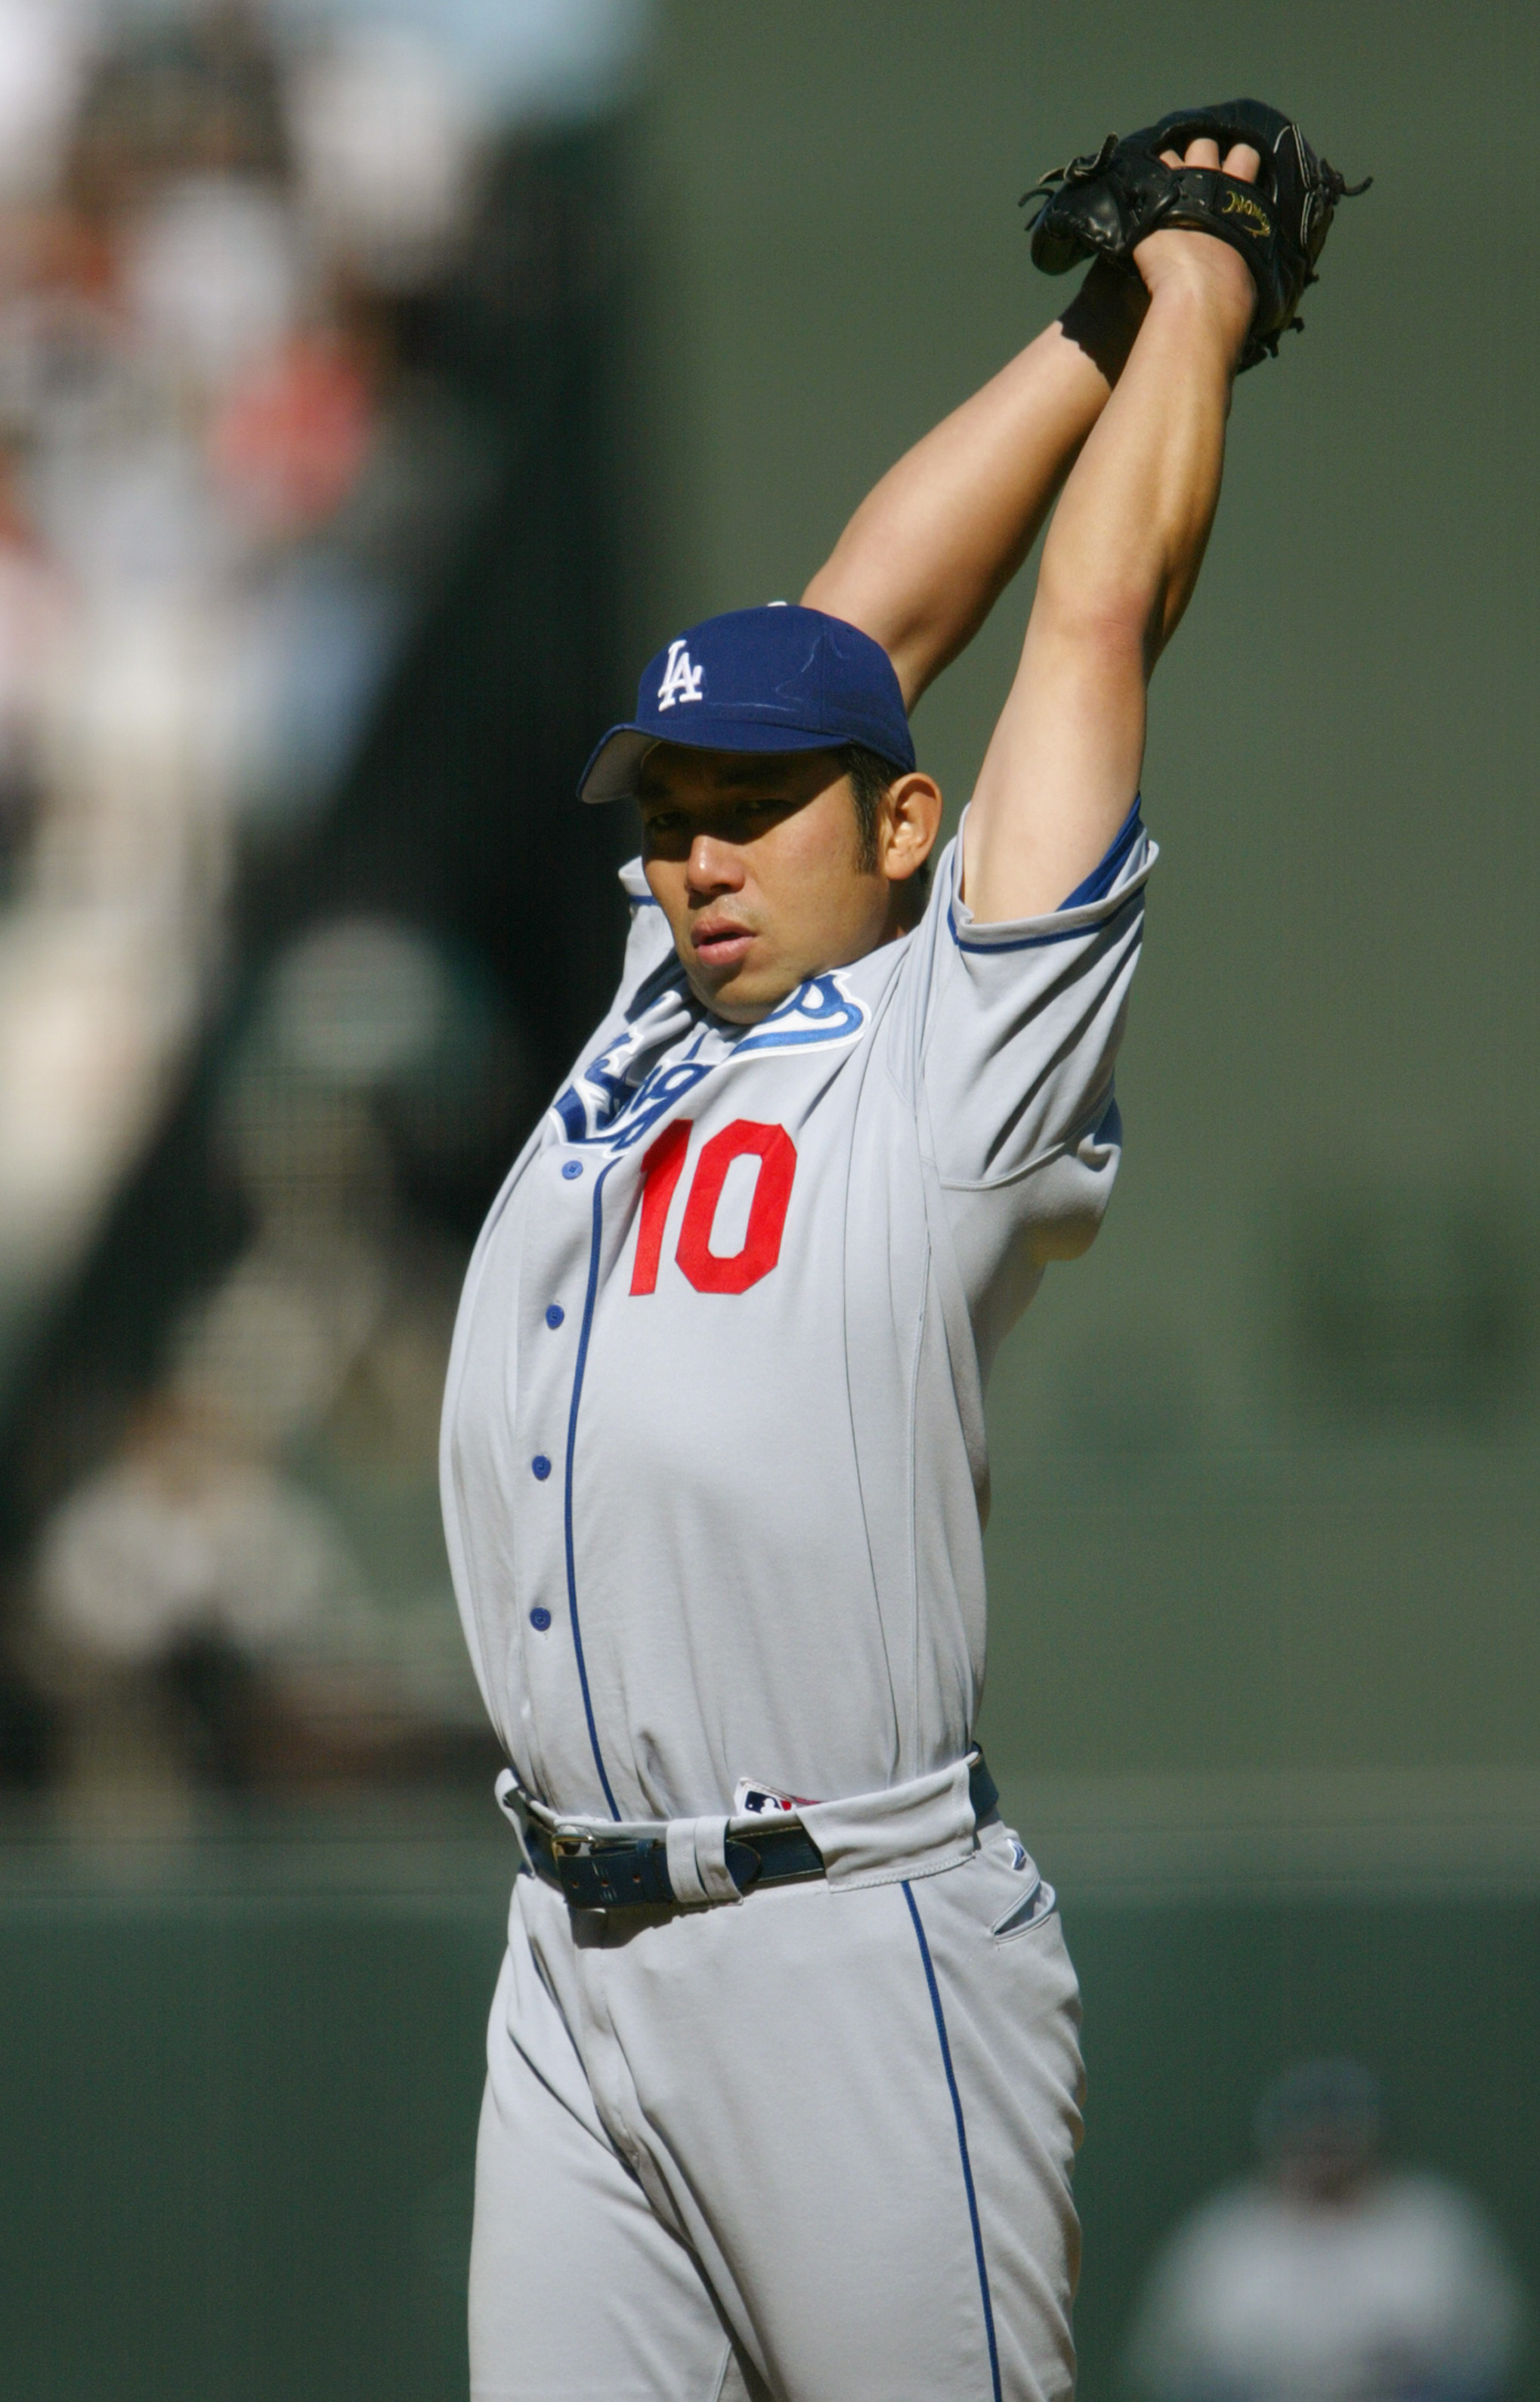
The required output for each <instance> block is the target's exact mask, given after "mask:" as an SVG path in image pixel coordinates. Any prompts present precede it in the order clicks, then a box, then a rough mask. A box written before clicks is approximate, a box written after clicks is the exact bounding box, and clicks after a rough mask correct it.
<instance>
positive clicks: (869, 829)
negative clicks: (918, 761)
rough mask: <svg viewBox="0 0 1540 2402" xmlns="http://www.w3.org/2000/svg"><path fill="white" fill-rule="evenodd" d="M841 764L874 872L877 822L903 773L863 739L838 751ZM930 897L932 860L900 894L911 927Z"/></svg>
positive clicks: (862, 849) (863, 855) (865, 857)
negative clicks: (872, 749) (891, 787)
mask: <svg viewBox="0 0 1540 2402" xmlns="http://www.w3.org/2000/svg"><path fill="white" fill-rule="evenodd" d="M835 756H836V757H837V758H838V760H839V763H840V766H842V768H843V769H844V770H845V773H846V775H847V776H848V777H849V779H850V797H851V799H852V801H853V802H854V803H855V805H856V828H857V832H858V834H859V852H858V857H859V863H860V865H861V867H862V868H863V869H865V870H866V871H867V873H868V874H870V872H871V870H872V869H873V868H874V867H875V865H876V863H877V823H878V821H879V819H880V818H881V816H882V805H883V803H884V801H885V800H886V799H887V791H888V787H889V785H890V784H894V783H896V782H897V781H898V780H899V778H900V776H901V775H902V773H903V769H902V768H901V767H896V766H894V764H893V762H892V760H891V759H884V758H883V757H882V756H881V754H880V753H879V752H875V751H868V750H867V748H866V746H865V744H864V743H862V742H846V744H845V745H844V746H843V747H842V749H841V750H840V751H838V752H836V753H835ZM929 897H930V862H929V861H928V860H927V861H926V863H925V864H924V866H923V867H917V868H916V869H915V871H914V875H913V876H911V877H907V878H906V880H905V882H904V884H903V886H902V888H901V891H900V894H899V907H900V913H901V918H902V922H903V925H904V928H905V931H907V930H908V929H909V928H910V927H911V926H917V925H918V924H919V921H920V919H921V918H923V916H924V915H925V904H926V903H927V901H928V899H929Z"/></svg>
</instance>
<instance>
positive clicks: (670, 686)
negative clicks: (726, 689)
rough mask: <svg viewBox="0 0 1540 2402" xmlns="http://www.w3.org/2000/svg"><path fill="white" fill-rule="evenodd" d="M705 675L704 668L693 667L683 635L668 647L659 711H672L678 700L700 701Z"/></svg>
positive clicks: (659, 696)
mask: <svg viewBox="0 0 1540 2402" xmlns="http://www.w3.org/2000/svg"><path fill="white" fill-rule="evenodd" d="M705 673H706V670H705V669H704V668H697V667H693V666H692V665H691V663H690V654H689V652H688V651H687V650H686V649H685V647H684V637H683V635H682V634H681V636H680V638H679V641H678V642H670V643H669V645H668V664H667V667H666V668H665V669H664V670H663V682H662V683H660V684H659V686H658V707H659V709H660V710H661V709H672V708H673V706H674V703H675V701H676V700H699V699H700V698H701V689H700V680H701V678H702V676H703V675H704V674H705Z"/></svg>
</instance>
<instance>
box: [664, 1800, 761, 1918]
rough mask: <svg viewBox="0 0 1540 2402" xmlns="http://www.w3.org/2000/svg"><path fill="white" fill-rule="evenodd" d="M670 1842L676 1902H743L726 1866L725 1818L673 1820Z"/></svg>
mask: <svg viewBox="0 0 1540 2402" xmlns="http://www.w3.org/2000/svg"><path fill="white" fill-rule="evenodd" d="M667 1853H668V1882H669V1884H671V1885H672V1886H673V1888H674V1897H675V1899H676V1900H678V1901H681V1902H683V1903H684V1904H685V1905H686V1906H688V1905H689V1904H690V1903H692V1902H694V1903H700V1902H704V1901H741V1900H742V1899H743V1896H742V1894H741V1893H740V1892H739V1890H738V1888H737V1885H736V1883H735V1881H734V1877H733V1872H732V1871H731V1869H730V1868H729V1867H728V1865H727V1821H726V1819H725V1818H670V1819H669V1821H668V1827H667Z"/></svg>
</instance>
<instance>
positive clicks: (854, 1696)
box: [444, 810, 1155, 1819]
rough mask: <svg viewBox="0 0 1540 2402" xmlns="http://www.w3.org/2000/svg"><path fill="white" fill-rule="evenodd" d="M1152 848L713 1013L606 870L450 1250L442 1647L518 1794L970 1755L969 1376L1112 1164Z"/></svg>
mask: <svg viewBox="0 0 1540 2402" xmlns="http://www.w3.org/2000/svg"><path fill="white" fill-rule="evenodd" d="M1154 856H1155V854H1154V849H1153V847H1152V846H1151V845H1150V844H1149V842H1148V838H1147V837H1146V835H1144V832H1143V830H1142V828H1141V827H1140V825H1139V823H1138V819H1137V814H1136V810H1135V812H1134V813H1131V817H1130V820H1129V823H1128V825H1127V826H1126V827H1125V829H1124V832H1123V835H1122V836H1121V838H1120V841H1119V842H1118V843H1117V844H1116V845H1115V846H1114V848H1113V849H1112V851H1111V852H1109V854H1108V859H1107V863H1105V864H1104V870H1103V872H1101V873H1100V874H1099V875H1098V877H1093V878H1092V879H1089V880H1088V883H1087V885H1086V886H1084V887H1082V888H1081V890H1080V892H1079V893H1078V894H1076V895H1074V896H1072V899H1071V904H1066V906H1065V908H1064V909H1062V910H1061V911H1059V912H1057V913H1055V914H1052V915H1051V916H1048V917H1044V918H1038V919H1035V920H1031V921H1028V922H1024V923H1020V924H1010V925H990V926H979V925H975V924H974V922H973V920H972V918H971V916H970V913H969V910H968V909H967V908H966V906H965V905H964V904H963V903H962V901H961V900H960V899H959V897H958V892H957V883H958V852H957V848H956V845H955V844H954V845H952V846H950V847H949V848H948V849H947V850H946V851H945V852H944V853H943V854H942V858H941V860H940V861H939V863H938V866H937V873H936V877H935V884H934V890H933V892H932V895H931V899H930V902H929V904H928V908H927V911H926V914H925V916H924V918H923V920H922V922H921V924H920V925H919V926H918V928H917V929H916V930H915V931H914V932H912V933H911V934H909V935H907V936H906V937H905V938H904V939H903V940H901V941H899V942H895V943H891V944H887V945H886V946H883V947H881V948H880V949H877V950H875V951H873V952H872V953H871V954H870V955H869V956H868V957H867V958H865V959H859V960H858V961H857V962H856V963H855V964H854V965H852V966H849V967H845V968H840V969H838V970H837V971H835V972H833V973H828V974H824V975H819V976H817V977H815V978H813V979H812V980H811V981H810V982H808V983H806V984H804V986H803V987H801V989H800V990H798V991H797V992H795V993H793V994H792V995H791V998H790V999H789V1000H788V1001H786V1002H785V1003H784V1004H783V1005H782V1006H781V1007H780V1008H779V1009H777V1011H776V1012H775V1013H774V1015H771V1016H769V1017H767V1018H766V1019H764V1020H763V1022H762V1023H761V1024H759V1025H757V1026H754V1027H750V1028H739V1027H734V1026H730V1025H727V1024H725V1023H723V1022H722V1020H720V1019H718V1018H715V1017H713V1016H712V1015H710V1014H709V1013H708V1011H707V1010H706V1009H705V1008H704V1007H703V1006H702V1004H701V1003H700V1002H699V1001H697V1000H695V999H694V996H693V995H692V993H691V992H690V989H689V987H688V986H687V984H686V982H685V978H684V973H683V970H682V968H681V965H680V964H679V961H678V960H677V959H676V957H675V954H674V951H673V947H672V945H671V942H670V939H669V933H668V928H667V921H666V920H665V918H664V916H663V913H662V911H661V910H660V909H659V908H658V907H657V906H656V904H653V902H652V900H651V898H650V896H649V894H648V891H647V887H646V884H645V881H644V879H643V878H642V877H641V876H640V873H639V870H638V869H635V868H633V869H631V870H629V871H627V875H626V884H627V890H629V892H630V893H631V896H632V899H633V901H634V903H635V909H634V917H633V926H632V932H631V935H630V940H629V944H628V947H627V951H626V964H625V971H624V973H623V976H622V979H621V985H620V989H619V992H618V994H617V996H616V1000H615V1004H614V1007H613V1009H612V1013H611V1015H610V1016H609V1017H608V1018H607V1019H606V1020H605V1022H604V1025H603V1026H602V1027H601V1028H600V1029H599V1030H598V1034H597V1036H596V1038H595V1040H594V1042H593V1043H592V1044H591V1046H590V1047H589V1049H588V1050H587V1051H586V1052H585V1053H584V1056H583V1058H582V1060H581V1061H580V1062H579V1064H578V1066H577V1068H576V1070H574V1072H573V1075H572V1078H571V1083H570V1084H568V1085H567V1086H566V1088H565V1089H564V1090H563V1091H562V1093H561V1094H560V1095H559V1097H557V1101H556V1104H555V1106H554V1107H553V1108H552V1110H551V1111H549V1113H548V1114H547V1115H546V1117H545V1118H544V1119H543V1122H542V1123H541V1125H540V1126H539V1127H538V1128H537V1130H536V1132H535V1133H534V1135H533V1136H532V1137H531V1139H530V1140H529V1144H528V1145H527V1147H526V1149H525V1151H524V1153H523V1154H522V1156H521V1157H520V1158H519V1160H518V1161H517V1163H516V1166H515V1167H514V1169H513V1172H512V1174H511V1175H510V1177H509V1179H508V1180H507V1183H506V1184H505V1186H504V1188H503V1191H502V1194H501V1196H500V1197H499V1199H498V1202H497V1204H496V1206H495V1208H493V1210H492V1213H491V1216H490V1218H489V1220H488V1224H487V1227H486V1229H485V1231H484V1233H483V1235H482V1237H481V1241H480V1244H479V1246H478V1249H477V1250H476V1253H475V1256H474V1260H473V1263H472V1266H471V1269H470V1273H469V1276H468V1278H467V1282H466V1287H465V1295H464V1300H463V1302H462V1305H461V1317H460V1324H459V1328H458V1331H457V1334H456V1340H455V1346H454V1352H453V1357H452V1360H451V1363H450V1370H449V1379H448V1389H447V1401H446V1409H445V1444H444V1508H445V1520H446V1526H447V1539H448V1545H449V1553H450V1558H451V1562H452V1566H453V1569H454V1577H455V1584H456V1589H457V1592H458V1594H459V1597H460V1603H461V1613H462V1616H463V1619H464V1623H465V1631H466V1636H467V1639H468V1641H469V1644H470V1647H471V1652H472V1656H473V1659H474V1663H475V1667H476V1672H477V1675H478V1677H479V1678H480V1682H481V1688H482V1691H483V1693H484V1694H485V1696H486V1700H487V1705H488V1711H489V1712H490V1715H491V1718H492V1721H493V1723H494V1725H495V1727H496V1728H497V1731H498V1733H499V1734H500V1736H501V1737H502V1742H503V1744H504V1746H505V1747H506V1750H507V1752H508V1756H509V1758H510V1760H512V1761H513V1762H514V1764H515V1767H516V1771H517V1774H518V1776H519V1778H520V1780H521V1782H522V1783H523V1784H524V1786H525V1787H526V1788H527V1789H528V1790H529V1792H531V1793H532V1794H534V1795H535V1796H537V1797H538V1798H540V1799H542V1800H543V1801H545V1802H549V1803H550V1804H551V1805H552V1806H554V1807H556V1808H557V1809H559V1810H561V1811H564V1812H571V1813H574V1814H576V1813H584V1814H589V1815H598V1816H606V1815H608V1816H609V1817H612V1818H616V1819H620V1818H626V1819H633V1818H667V1817H678V1816H688V1815H695V1814H701V1813H708V1812H712V1811H728V1810H730V1809H731V1808H732V1807H733V1806H734V1797H735V1794H736V1791H737V1788H739V1786H740V1783H741V1782H742V1781H743V1780H745V1779H754V1780H763V1781H764V1782H765V1783H767V1784H769V1785H770V1786H773V1787H775V1788H780V1789H781V1790H783V1791H787V1792H791V1793H793V1794H803V1795H808V1796H811V1797H814V1798H823V1797H829V1796H840V1795H845V1794H859V1793H867V1792H871V1791H873V1790H875V1789H878V1788H887V1787H888V1786H891V1785H894V1784H896V1783H899V1782H901V1781H902V1780H905V1779H908V1778H911V1777H914V1776H919V1775H923V1774H926V1773H927V1772H928V1771H930V1770H933V1769H936V1768H939V1767H942V1766H944V1765H946V1764H947V1763H950V1762H952V1761H955V1760H958V1759H959V1758H960V1757H961V1756H962V1754H963V1753H964V1751H965V1750H966V1748H967V1746H968V1743H969V1735H970V1732H971V1728H972V1724H973V1719H974V1715H975V1711H976V1708H977V1705H978V1700H979V1694H980V1689H981V1684H982V1679H983V1664H984V1584H983V1536H982V1527H983V1518H984V1515H985V1512H986V1509H987V1464H986V1456H985V1447H984V1437H983V1408H982V1392H983V1379H984V1376H985V1374H986V1373H987V1369H988V1365H989V1361H990V1360H991V1358H992V1356H993V1354H994V1352H995V1350H996V1348H997V1345H998V1343H999V1341H1000V1339H1001V1337H1002V1335H1003V1334H1004V1333H1005V1332H1006V1331H1007V1330H1008V1328H1009V1327H1010V1326H1011V1323H1012V1322H1013V1321H1014V1319H1015V1318H1017V1316H1018V1315H1019V1314H1020V1312H1021V1310H1022V1309H1023V1307H1024V1305H1025V1304H1026V1303H1027V1302H1028V1301H1029V1300H1030V1298H1031V1296H1032V1294H1033V1292H1034V1291H1035V1290H1036V1288H1037V1285H1038V1281H1039V1280H1040V1278H1041V1276H1042V1273H1043V1269H1044V1267H1045V1265H1046V1263H1049V1262H1050V1261H1052V1260H1055V1259H1064V1258H1068V1257H1072V1256H1073V1255H1075V1254H1076V1253H1078V1252H1079V1251H1080V1250H1082V1249H1084V1248H1085V1246H1086V1245H1087V1244H1088V1243H1089V1242H1090V1240H1091V1238H1092V1236H1093V1234H1094V1232H1095V1230H1096V1227H1097V1224H1098V1222H1099V1221H1100V1218H1101V1215H1102V1212H1103V1210H1104V1209H1105V1208H1106V1206H1107V1196H1108V1194H1109V1192H1110V1189H1111V1185H1112V1181H1113V1178H1114V1175H1115V1173H1116V1170H1117V1166H1118V1160H1119V1155H1120V1153H1119V1143H1120V1135H1119V1124H1118V1116H1117V1111H1116V1106H1115V1103H1114V1099H1113V1089H1112V1069H1113V1059H1114V1055H1115V1053H1116V1051H1117V1047H1118V1042H1119V1038H1120V1034H1121V1027H1122V1022H1123V1014H1124V1008H1125V1002H1126V997H1127V992H1128V987H1129V982H1130V979H1131V977H1132V976H1133V973H1134V966H1135V962H1136V959H1137V956H1138V949H1139V942H1140V935H1141V930H1142V922H1143V901H1142V889H1141V888H1142V887H1143V884H1144V881H1145V878H1146V877H1147V876H1148V873H1149V869H1150V867H1151V865H1152V864H1153V861H1154Z"/></svg>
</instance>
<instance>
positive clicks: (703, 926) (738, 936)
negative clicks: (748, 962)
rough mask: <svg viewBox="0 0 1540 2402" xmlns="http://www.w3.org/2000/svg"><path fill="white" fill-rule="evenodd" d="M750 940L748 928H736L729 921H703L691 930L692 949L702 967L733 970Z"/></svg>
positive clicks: (721, 919) (745, 953) (723, 919)
mask: <svg viewBox="0 0 1540 2402" xmlns="http://www.w3.org/2000/svg"><path fill="white" fill-rule="evenodd" d="M753 940H754V937H753V935H752V933H751V932H749V929H748V927H746V926H739V925H735V923H734V922H733V920H732V919H731V918H701V919H700V920H699V922H698V923H697V924H696V925H694V926H692V928H691V929H690V943H691V947H692V948H693V950H694V954H695V957H696V958H697V959H699V961H700V963H701V965H702V967H708V968H731V967H736V965H737V963H738V961H739V960H740V959H744V958H746V957H747V955H748V952H749V946H750V945H751V944H752V942H753Z"/></svg>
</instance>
